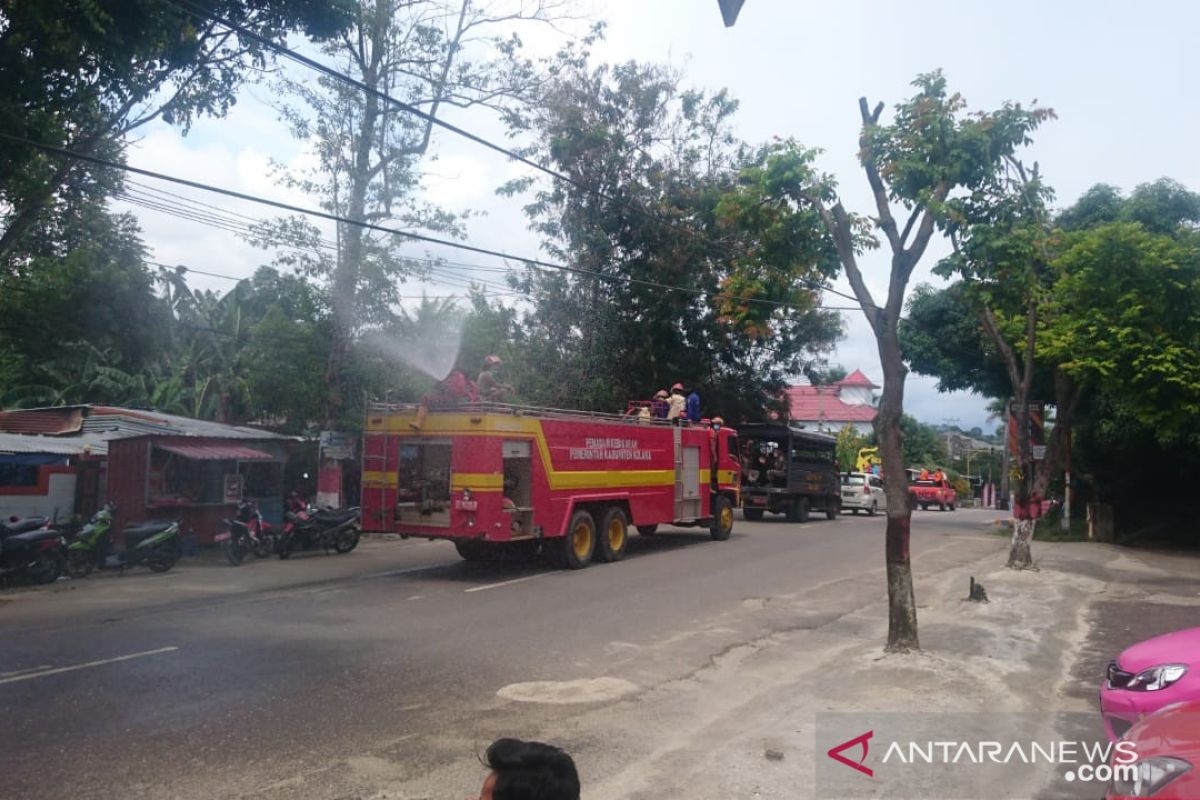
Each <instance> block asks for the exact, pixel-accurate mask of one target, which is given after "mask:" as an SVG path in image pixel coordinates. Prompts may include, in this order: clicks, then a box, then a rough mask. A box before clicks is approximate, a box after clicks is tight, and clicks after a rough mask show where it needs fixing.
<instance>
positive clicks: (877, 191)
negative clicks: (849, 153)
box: [858, 97, 904, 253]
mask: <svg viewBox="0 0 1200 800" xmlns="http://www.w3.org/2000/svg"><path fill="white" fill-rule="evenodd" d="M858 109H859V113H860V114H861V115H862V124H863V127H862V133H861V134H860V136H859V138H858V145H859V153H860V158H861V159H862V165H863V169H864V170H865V171H866V173H867V183H869V184H870V185H871V193H872V194H873V195H874V196H875V208H876V210H877V211H878V212H879V227H880V228H882V229H883V232H884V234H885V235H886V236H887V239H888V244H890V245H891V247H892V252H893V253H899V252H901V251H902V250H903V249H904V244H903V241H902V240H901V238H900V233H899V232H898V231H897V230H896V220H895V218H894V217H892V209H891V203H890V202H888V195H887V187H886V186H884V185H883V178H882V177H880V175H879V167H878V165H877V164H876V163H875V152H874V150H873V149H872V148H871V146H870V142H869V141H868V133H869V131H870V129H871V128H873V127H875V126H876V125H878V124H879V115H880V114H881V113H883V103H880V104H878V105H877V106H875V110H874V111H870V110H868V108H867V98H865V97H860V98H858Z"/></svg>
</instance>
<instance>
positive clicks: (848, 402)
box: [786, 369, 879, 434]
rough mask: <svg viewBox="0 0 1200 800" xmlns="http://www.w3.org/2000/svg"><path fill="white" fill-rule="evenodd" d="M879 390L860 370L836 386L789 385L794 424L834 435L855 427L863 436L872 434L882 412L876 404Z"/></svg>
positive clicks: (789, 403) (790, 410)
mask: <svg viewBox="0 0 1200 800" xmlns="http://www.w3.org/2000/svg"><path fill="white" fill-rule="evenodd" d="M878 388H879V386H877V385H876V384H874V383H872V382H871V379H870V378H868V377H867V376H866V375H864V374H863V373H862V371H861V370H857V369H856V370H854V371H853V372H851V373H850V374H849V375H847V376H846V377H845V378H843V379H842V380H840V381H838V382H837V383H835V384H833V385H832V386H811V385H797V386H789V387H788V388H787V390H786V395H787V399H788V409H789V413H790V416H791V424H792V425H793V426H795V427H798V428H803V429H805V430H819V431H829V432H832V433H836V432H838V431H840V430H841V429H842V428H844V427H845V426H846V425H853V426H854V428H855V429H856V430H857V431H858V432H859V433H862V434H869V433H871V431H872V426H873V424H874V422H875V415H876V414H877V413H879V410H878V409H876V408H875V405H874V403H875V394H874V390H876V389H878Z"/></svg>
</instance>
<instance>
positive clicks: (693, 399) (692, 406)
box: [686, 389, 700, 423]
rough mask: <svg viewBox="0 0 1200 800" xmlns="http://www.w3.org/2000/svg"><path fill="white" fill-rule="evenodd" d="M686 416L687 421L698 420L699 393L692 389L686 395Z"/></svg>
mask: <svg viewBox="0 0 1200 800" xmlns="http://www.w3.org/2000/svg"><path fill="white" fill-rule="evenodd" d="M686 408H687V412H686V413H687V418H688V421H689V422H692V423H698V422H700V394H699V393H698V392H697V391H696V390H695V389H692V391H691V392H689V393H688V396H687V405H686Z"/></svg>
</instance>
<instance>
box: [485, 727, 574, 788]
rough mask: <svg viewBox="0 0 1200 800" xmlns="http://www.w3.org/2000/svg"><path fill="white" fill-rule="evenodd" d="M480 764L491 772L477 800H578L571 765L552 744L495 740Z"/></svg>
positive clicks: (563, 754) (567, 758)
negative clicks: (482, 763)
mask: <svg viewBox="0 0 1200 800" xmlns="http://www.w3.org/2000/svg"><path fill="white" fill-rule="evenodd" d="M484 765H485V766H487V767H488V768H490V769H491V770H492V772H491V774H490V775H488V776H487V780H485V781H484V782H483V790H482V792H481V793H480V795H479V800H579V773H578V772H576V771H575V762H574V761H572V760H571V757H570V756H569V755H567V754H566V753H564V752H563V751H562V750H560V749H558V748H557V747H554V746H553V745H548V744H542V743H541V742H523V741H521V740H520V739H497V740H496V741H494V742H492V745H491V747H489V748H488V749H487V754H486V755H485V756H484Z"/></svg>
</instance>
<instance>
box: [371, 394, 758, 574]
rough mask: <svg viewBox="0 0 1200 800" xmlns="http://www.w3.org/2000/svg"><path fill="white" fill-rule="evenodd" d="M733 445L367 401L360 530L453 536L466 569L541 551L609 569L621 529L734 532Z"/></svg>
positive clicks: (706, 434)
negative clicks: (468, 565) (508, 555)
mask: <svg viewBox="0 0 1200 800" xmlns="http://www.w3.org/2000/svg"><path fill="white" fill-rule="evenodd" d="M737 453H738V446H737V434H736V433H735V432H734V431H732V430H730V429H728V428H720V429H713V428H712V427H710V426H709V425H707V424H697V425H689V424H686V423H685V424H682V425H679V426H676V425H673V424H671V423H668V422H666V421H665V420H645V419H642V420H639V419H637V418H635V417H632V416H622V415H619V414H598V413H587V412H575V411H563V410H557V409H544V408H532V407H526V406H514V405H505V404H497V403H466V404H461V405H454V406H445V407H436V408H431V409H424V410H422V409H420V407H418V406H416V405H394V404H388V405H384V404H375V405H372V406H370V407H369V408H368V411H367V419H366V425H365V427H364V441H363V473H362V476H363V477H362V513H363V516H362V520H363V529H364V530H366V531H377V532H387V533H398V534H400V535H401V536H403V537H406V538H407V537H409V536H422V537H427V538H430V539H449V540H451V541H453V542H454V544H455V547H456V548H457V549H458V552H459V554H460V555H461V556H462V557H463V558H465V559H468V560H477V559H478V560H487V559H494V558H498V557H501V556H502V555H503V553H505V552H511V551H515V550H522V549H526V550H540V551H542V552H544V553H548V554H550V555H553V556H556V557H557V559H558V560H559V561H560V562H561V563H562V564H563V565H565V566H567V567H569V568H572V569H579V568H581V567H585V566H587V565H588V564H589V563H590V562H591V561H593V560H598V561H617V560H620V559H621V558H622V557H623V556H624V555H625V552H626V548H627V545H628V536H629V529H630V528H631V527H632V528H636V529H637V530H638V532H639V533H641V534H643V535H653V534H655V533H656V532H657V529H658V526H659V525H676V526H683V527H695V526H705V527H708V529H709V532H710V535H711V536H712V538H713V539H716V540H725V539H728V538H729V536H730V534H731V533H732V531H733V509H734V508H735V507H736V506H737V504H738V487H739V469H740V465H739V462H738V458H737Z"/></svg>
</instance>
